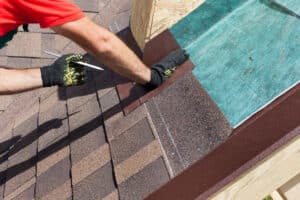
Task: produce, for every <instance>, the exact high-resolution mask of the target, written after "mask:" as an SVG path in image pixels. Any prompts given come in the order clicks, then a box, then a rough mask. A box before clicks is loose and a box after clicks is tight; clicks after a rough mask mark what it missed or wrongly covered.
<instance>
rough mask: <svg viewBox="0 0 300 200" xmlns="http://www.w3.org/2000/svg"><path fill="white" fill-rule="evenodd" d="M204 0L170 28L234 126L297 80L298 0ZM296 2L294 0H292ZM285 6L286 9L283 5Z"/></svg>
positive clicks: (299, 52)
mask: <svg viewBox="0 0 300 200" xmlns="http://www.w3.org/2000/svg"><path fill="white" fill-rule="evenodd" d="M278 2H284V6H278V5H277V6H276V5H274V4H273V3H272V2H270V1H269V0H248V1H245V0H243V1H242V0H223V1H220V0H207V1H206V2H205V3H204V4H203V5H202V6H200V7H199V8H197V9H196V10H195V11H194V12H192V13H191V14H190V15H188V16H187V17H185V18H184V19H183V20H181V21H180V22H179V23H177V24H176V25H174V26H173V27H172V28H171V32H172V34H173V35H174V37H175V38H176V40H177V41H178V43H179V44H180V45H181V46H182V48H184V49H186V50H187V51H188V53H190V55H191V60H192V61H193V62H194V64H195V65H196V67H195V69H194V70H193V74H194V75H195V76H196V78H197V79H198V80H199V82H200V83H201V84H202V85H203V87H204V88H205V89H206V90H207V92H208V93H209V95H210V96H211V97H212V99H213V100H214V101H215V102H216V104H217V105H218V107H219V108H220V109H221V110H222V111H223V113H224V114H225V116H226V117H227V119H228V120H229V122H230V123H231V125H232V126H233V127H234V128H236V127H237V126H239V125H240V124H242V123H243V122H244V121H245V120H247V119H248V118H249V117H251V116H252V115H253V114H255V113H256V112H258V111H259V110H261V109H262V108H264V107H265V106H267V105H268V104H270V103H271V102H272V101H274V100H275V99H276V98H278V97H279V96H281V95H282V94H284V93H285V92H286V91H287V90H289V89H290V88H291V87H293V86H295V85H296V84H297V83H299V80H300V19H299V18H298V17H297V16H295V15H294V14H293V13H292V12H290V11H293V12H298V11H299V8H300V2H299V0H286V1H284V0H281V1H278ZM297 2H298V3H297ZM285 7H286V8H288V9H286V8H285Z"/></svg>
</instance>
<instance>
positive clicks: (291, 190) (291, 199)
mask: <svg viewBox="0 0 300 200" xmlns="http://www.w3.org/2000/svg"><path fill="white" fill-rule="evenodd" d="M279 191H280V192H281V194H283V195H284V197H285V199H287V200H298V199H299V197H300V173H299V174H298V175H297V176H296V177H294V178H293V179H292V180H290V181H289V182H287V183H286V184H284V185H283V186H282V187H280V189H279Z"/></svg>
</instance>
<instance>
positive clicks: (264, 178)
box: [210, 136, 300, 200]
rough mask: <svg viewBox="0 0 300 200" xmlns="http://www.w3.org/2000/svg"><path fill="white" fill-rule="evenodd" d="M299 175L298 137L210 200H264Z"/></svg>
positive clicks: (299, 141)
mask: <svg viewBox="0 0 300 200" xmlns="http://www.w3.org/2000/svg"><path fill="white" fill-rule="evenodd" d="M299 173H300V136H297V137H296V138H295V139H294V140H292V141H291V142H289V143H288V144H286V145H284V146H283V147H282V148H280V149H279V150H277V151H276V152H274V153H273V154H272V155H271V156H269V157H267V158H265V159H264V160H263V161H261V162H260V163H258V164H257V165H256V166H255V167H254V168H252V169H251V170H249V171H248V172H246V173H245V174H244V175H242V176H241V177H239V178H238V179H236V180H235V181H233V182H232V183H231V184H229V185H227V186H226V187H225V188H223V189H222V190H221V191H219V192H217V193H216V194H214V195H212V196H211V197H210V199H213V200H223V199H237V200H238V199H243V200H248V199H249V200H253V199H263V198H264V197H265V196H267V194H271V193H272V192H273V191H275V190H277V188H279V187H281V186H282V185H283V184H285V183H286V182H288V181H289V180H291V179H292V178H293V177H295V176H296V175H297V174H299Z"/></svg>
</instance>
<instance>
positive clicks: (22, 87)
mask: <svg viewBox="0 0 300 200" xmlns="http://www.w3.org/2000/svg"><path fill="white" fill-rule="evenodd" d="M42 85H43V83H42V78H41V72H40V69H39V68H34V69H6V68H0V95H3V94H12V93H17V92H23V91H27V90H31V89H36V88H40V87H42Z"/></svg>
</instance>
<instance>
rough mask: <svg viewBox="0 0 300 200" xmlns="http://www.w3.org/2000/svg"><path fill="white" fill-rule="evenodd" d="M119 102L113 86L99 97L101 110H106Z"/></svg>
mask: <svg viewBox="0 0 300 200" xmlns="http://www.w3.org/2000/svg"><path fill="white" fill-rule="evenodd" d="M119 103H120V100H119V97H118V94H117V91H116V89H115V88H113V89H112V90H110V91H109V92H108V93H107V94H105V95H104V96H103V97H101V98H100V104H101V109H102V112H106V111H108V110H109V109H111V108H112V107H114V106H116V105H118V104H119Z"/></svg>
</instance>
